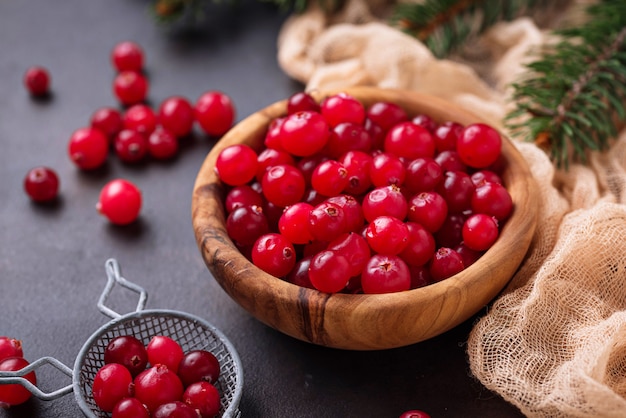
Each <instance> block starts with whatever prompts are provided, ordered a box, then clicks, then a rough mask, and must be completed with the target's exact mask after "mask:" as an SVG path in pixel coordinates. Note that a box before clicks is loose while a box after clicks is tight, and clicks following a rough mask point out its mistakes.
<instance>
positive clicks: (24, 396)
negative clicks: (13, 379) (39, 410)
mask: <svg viewBox="0 0 626 418" xmlns="http://www.w3.org/2000/svg"><path fill="white" fill-rule="evenodd" d="M29 364H30V363H29V362H28V361H27V360H25V359H24V358H23V357H8V358H5V359H4V360H1V361H0V371H4V372H15V371H18V370H22V369H23V368H24V367H26V366H28V365H29ZM24 378H25V379H26V380H28V381H29V382H30V383H32V384H33V385H36V384H37V376H36V375H35V372H34V371H32V372H30V373H27V374H25V375H24ZM31 396H32V394H31V393H30V392H29V391H28V389H26V388H25V387H24V386H22V385H20V384H18V383H15V384H8V385H0V409H2V408H4V407H7V406H14V405H21V404H23V403H24V402H26V401H27V400H29V399H30V398H31Z"/></svg>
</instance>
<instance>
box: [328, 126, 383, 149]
mask: <svg viewBox="0 0 626 418" xmlns="http://www.w3.org/2000/svg"><path fill="white" fill-rule="evenodd" d="M372 145H373V142H372V137H371V136H370V134H369V132H368V131H367V130H366V129H365V127H364V126H363V125H359V124H356V123H348V122H343V123H340V124H339V125H337V126H335V127H334V128H332V129H331V131H330V136H329V137H328V142H327V143H326V146H325V147H324V150H323V152H324V154H327V155H328V156H329V157H330V158H339V157H340V156H341V155H343V154H345V153H346V152H348V151H364V152H369V151H370V150H371V148H372Z"/></svg>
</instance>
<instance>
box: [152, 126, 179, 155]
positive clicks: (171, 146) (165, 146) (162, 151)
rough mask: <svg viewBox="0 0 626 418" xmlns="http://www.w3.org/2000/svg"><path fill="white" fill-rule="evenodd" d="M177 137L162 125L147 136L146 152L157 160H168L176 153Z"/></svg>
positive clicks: (177, 147)
mask: <svg viewBox="0 0 626 418" xmlns="http://www.w3.org/2000/svg"><path fill="white" fill-rule="evenodd" d="M178 151H179V144H178V138H176V136H174V135H173V134H172V133H170V132H169V131H167V130H165V129H163V128H162V127H157V128H156V129H155V130H154V131H152V133H151V134H150V136H148V154H149V155H151V156H152V157H153V158H155V159H157V160H170V159H172V158H174V157H176V156H177V155H178Z"/></svg>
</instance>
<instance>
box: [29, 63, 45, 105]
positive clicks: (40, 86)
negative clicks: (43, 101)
mask: <svg viewBox="0 0 626 418" xmlns="http://www.w3.org/2000/svg"><path fill="white" fill-rule="evenodd" d="M24 85H25V86H26V88H27V89H28V91H29V92H30V94H31V95H33V96H36V97H41V96H45V95H46V94H48V92H49V90H50V73H49V72H48V70H46V69H45V68H44V67H39V66H35V67H30V68H29V69H28V70H26V72H25V73H24Z"/></svg>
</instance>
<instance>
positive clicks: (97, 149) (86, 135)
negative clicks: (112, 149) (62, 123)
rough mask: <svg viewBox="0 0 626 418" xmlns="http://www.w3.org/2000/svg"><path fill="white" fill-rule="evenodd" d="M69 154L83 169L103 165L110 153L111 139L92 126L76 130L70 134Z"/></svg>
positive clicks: (91, 168)
mask: <svg viewBox="0 0 626 418" xmlns="http://www.w3.org/2000/svg"><path fill="white" fill-rule="evenodd" d="M67 151H68V154H69V157H70V159H71V160H72V162H73V163H74V164H76V165H77V166H78V167H79V168H80V169H83V170H93V169H96V168H98V167H101V166H102V165H103V164H104V163H105V162H106V160H107V157H108V155H109V139H108V138H107V136H106V135H105V134H104V133H103V132H102V131H100V130H98V129H95V128H93V127H91V126H88V127H83V128H79V129H77V130H75V131H74V132H73V133H72V135H71V136H70V139H69V143H68V148H67Z"/></svg>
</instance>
